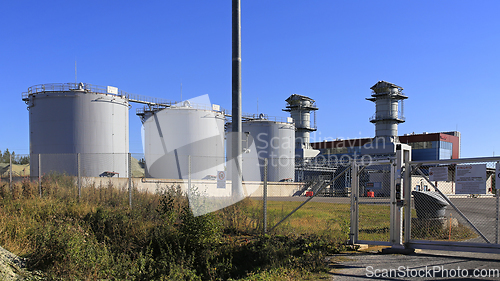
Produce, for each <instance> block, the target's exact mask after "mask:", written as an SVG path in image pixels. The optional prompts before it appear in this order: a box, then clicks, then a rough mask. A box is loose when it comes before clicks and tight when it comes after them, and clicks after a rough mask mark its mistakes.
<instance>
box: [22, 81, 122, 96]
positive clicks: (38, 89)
mask: <svg viewBox="0 0 500 281" xmlns="http://www.w3.org/2000/svg"><path fill="white" fill-rule="evenodd" d="M75 90H85V91H88V92H92V93H98V94H108V95H115V96H128V95H129V94H128V93H126V92H124V91H122V90H118V93H117V94H112V93H108V87H107V86H98V85H92V84H88V83H51V84H40V85H35V86H31V87H29V88H28V92H27V93H26V94H27V95H28V96H29V95H34V94H38V93H43V92H65V91H75ZM23 94H24V93H23Z"/></svg>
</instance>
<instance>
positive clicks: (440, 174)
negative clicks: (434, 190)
mask: <svg viewBox="0 0 500 281" xmlns="http://www.w3.org/2000/svg"><path fill="white" fill-rule="evenodd" d="M429 180H430V181H448V167H430V169H429Z"/></svg>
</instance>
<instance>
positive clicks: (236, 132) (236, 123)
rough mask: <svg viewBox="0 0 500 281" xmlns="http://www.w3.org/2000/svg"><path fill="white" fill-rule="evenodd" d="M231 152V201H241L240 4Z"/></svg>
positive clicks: (236, 8) (235, 5) (235, 13)
mask: <svg viewBox="0 0 500 281" xmlns="http://www.w3.org/2000/svg"><path fill="white" fill-rule="evenodd" d="M232 53H233V56H232V57H233V62H232V103H233V104H232V105H233V107H232V113H231V115H232V136H233V137H232V149H231V150H232V151H231V153H232V154H231V159H232V160H233V163H234V164H233V169H232V182H231V191H232V193H231V194H232V197H233V199H236V200H239V199H243V187H242V181H243V174H242V155H241V153H242V149H243V147H242V143H241V142H242V136H241V134H242V125H241V3H240V0H233V2H232Z"/></svg>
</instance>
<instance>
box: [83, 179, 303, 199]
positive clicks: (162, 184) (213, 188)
mask: <svg viewBox="0 0 500 281" xmlns="http://www.w3.org/2000/svg"><path fill="white" fill-rule="evenodd" d="M109 183H111V184H112V185H113V186H114V187H116V188H122V189H128V179H127V178H105V177H87V178H83V180H82V187H83V188H85V186H89V185H92V184H95V185H96V186H103V187H104V186H107V185H108V184H109ZM132 183H133V185H134V187H135V188H137V189H138V190H139V191H147V192H150V193H156V192H161V191H163V190H165V189H166V188H169V187H176V186H180V187H181V189H182V190H183V191H184V192H186V191H187V186H188V181H184V180H175V179H173V180H172V179H147V178H132ZM243 183H244V187H243V188H244V194H245V195H246V196H250V197H262V192H263V188H264V183H263V182H258V181H255V182H252V181H250V182H249V181H246V182H243ZM191 185H192V186H193V187H196V188H197V190H198V192H200V193H207V194H210V195H211V196H230V191H231V182H230V181H229V182H228V183H227V186H226V188H225V189H222V188H217V181H215V180H192V181H191ZM303 186H304V183H295V182H269V183H268V187H267V188H268V192H267V196H269V197H288V196H292V195H293V194H294V193H295V192H296V191H298V190H300V189H302V188H303Z"/></svg>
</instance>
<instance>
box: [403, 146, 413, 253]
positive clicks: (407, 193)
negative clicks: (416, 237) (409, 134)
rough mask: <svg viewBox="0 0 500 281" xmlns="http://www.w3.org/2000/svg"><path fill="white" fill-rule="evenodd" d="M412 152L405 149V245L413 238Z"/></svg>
mask: <svg viewBox="0 0 500 281" xmlns="http://www.w3.org/2000/svg"><path fill="white" fill-rule="evenodd" d="M410 158H411V154H410V151H409V150H406V151H404V154H403V162H404V165H405V170H404V176H403V196H404V204H405V206H404V243H405V247H406V245H407V243H408V242H410V239H411V166H410Z"/></svg>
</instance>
